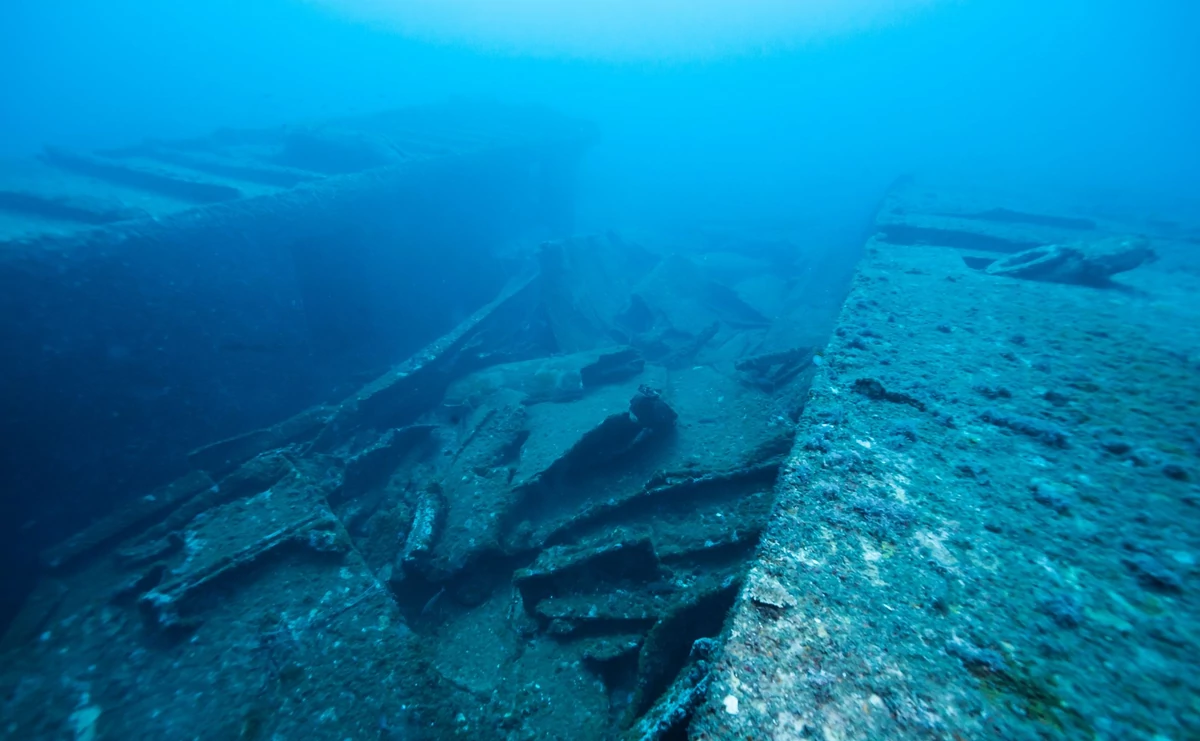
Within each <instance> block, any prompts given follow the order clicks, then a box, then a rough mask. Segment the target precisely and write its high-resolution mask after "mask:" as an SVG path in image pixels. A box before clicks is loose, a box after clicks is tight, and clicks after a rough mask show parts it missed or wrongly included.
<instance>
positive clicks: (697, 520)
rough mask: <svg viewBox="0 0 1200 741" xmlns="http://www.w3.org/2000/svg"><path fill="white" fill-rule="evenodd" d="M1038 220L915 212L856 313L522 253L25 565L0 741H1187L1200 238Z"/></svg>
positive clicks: (997, 201)
mask: <svg viewBox="0 0 1200 741" xmlns="http://www.w3.org/2000/svg"><path fill="white" fill-rule="evenodd" d="M1059 208H1060V207H1057V206H1052V205H1051V206H1048V205H1045V204H1042V205H1040V207H1039V204H1037V203H1036V202H1035V203H1033V204H1026V203H1024V202H1022V199H1019V198H1018V199H1013V198H1001V197H996V196H991V195H987V196H984V195H980V194H978V193H977V192H974V191H971V190H967V189H954V188H948V187H943V188H934V187H930V186H926V185H922V184H920V183H913V182H906V183H900V184H898V185H897V186H896V187H895V188H893V190H892V191H891V192H890V193H889V195H888V197H887V198H886V199H885V201H884V203H883V204H882V206H881V208H880V210H879V212H878V214H877V216H876V219H875V222H874V225H873V228H872V229H871V230H870V231H871V233H872V235H873V236H871V237H870V238H869V239H868V240H867V242H866V245H865V249H864V253H863V256H862V258H861V261H860V262H859V264H858V265H857V268H856V269H855V272H854V274H853V278H852V279H851V280H849V281H848V276H847V275H846V274H845V271H844V270H841V271H839V268H838V265H836V264H822V263H819V262H805V261H804V259H797V256H796V255H795V254H792V253H789V252H787V248H786V246H780V245H778V244H773V243H764V242H762V241H751V240H743V241H737V240H733V241H727V242H724V243H720V244H716V245H708V246H705V247H703V248H699V247H698V248H696V249H694V250H693V251H691V252H689V253H674V252H665V251H659V250H656V249H654V245H653V244H649V243H647V244H640V243H635V242H634V241H631V240H627V239H624V238H622V237H620V236H618V235H615V234H605V235H596V236H590V237H577V238H572V239H566V240H558V241H552V242H546V243H543V244H540V245H538V246H537V247H536V248H531V249H530V250H529V252H528V255H527V257H528V261H529V262H528V265H529V266H530V269H529V270H524V271H521V272H519V273H516V274H514V276H513V278H512V280H510V281H509V282H508V283H507V284H506V285H505V287H504V288H503V289H502V290H500V291H499V292H498V293H497V294H496V295H495V296H494V297H493V298H491V300H489V301H487V302H486V303H483V304H482V305H481V306H479V307H478V308H477V309H476V310H475V311H474V313H472V314H471V315H470V316H469V317H467V318H466V319H464V320H463V321H461V322H460V323H458V324H457V325H456V326H454V327H453V328H452V329H450V330H449V331H447V332H446V333H445V334H443V335H441V336H440V337H439V338H437V339H435V340H433V341H432V342H431V343H430V344H428V345H426V346H425V347H424V348H423V349H421V350H419V351H417V352H416V353H414V354H412V355H411V357H409V358H408V359H407V360H405V361H404V362H403V363H400V364H399V365H396V366H394V367H392V368H391V369H390V370H387V371H386V372H384V373H382V374H380V375H378V377H377V378H375V379H374V380H372V381H370V382H368V383H365V384H364V385H362V386H361V387H360V388H357V389H356V390H354V391H353V392H352V393H350V394H347V395H345V396H344V397H342V398H340V399H338V400H336V401H333V402H329V403H321V404H316V405H314V406H312V407H310V408H308V409H306V410H304V411H301V412H299V413H297V414H295V415H294V416H292V417H290V418H289V419H287V420H286V421H284V422H280V423H278V424H275V425H272V426H269V427H266V428H263V429H261V430H258V431H256V432H252V433H247V434H244V435H239V436H235V437H232V438H229V439H225V440H220V441H211V442H209V444H206V445H203V446H200V447H197V448H196V449H195V450H194V451H193V452H192V453H191V455H190V456H189V462H190V467H191V470H189V471H188V472H186V473H184V474H183V475H182V476H180V477H179V478H177V479H176V480H174V481H173V482H171V483H168V484H165V485H164V486H162V487H160V488H157V489H155V490H153V491H147V492H146V495H145V496H144V497H141V498H138V499H136V500H133V501H131V502H129V503H128V504H127V506H125V507H123V508H122V509H120V510H119V511H116V512H113V513H111V514H110V515H109V516H108V517H106V518H104V519H102V520H100V521H98V522H96V523H95V524H93V525H92V526H90V527H88V528H86V529H84V530H82V531H81V532H80V533H78V534H77V535H75V536H73V537H71V538H68V539H67V540H65V541H64V542H62V543H61V544H59V545H58V546H55V547H53V548H50V549H48V550H47V551H46V552H45V553H44V556H43V561H44V563H45V576H44V578H43V579H42V580H41V582H40V583H39V586H38V587H37V589H36V591H35V592H34V594H33V596H32V597H31V598H30V599H29V600H28V602H27V603H26V605H25V606H24V609H23V610H22V612H21V613H20V615H19V616H18V617H17V619H16V620H15V621H14V623H13V625H12V626H11V628H10V629H9V631H8V632H7V633H6V634H5V636H4V638H3V644H2V648H3V651H4V660H3V664H2V666H3V669H2V670H0V689H2V691H0V702H2V707H3V713H2V716H3V719H4V724H5V727H4V730H5V732H6V733H7V734H8V735H9V736H11V737H13V738H28V739H41V738H45V739H52V738H53V739H57V738H63V737H67V738H182V737H202V738H242V739H269V738H298V737H304V738H329V739H344V738H354V739H385V738H472V739H505V740H508V739H540V738H551V739H613V738H630V739H648V740H649V739H670V738H685V737H686V738H692V739H709V740H711V739H735V738H736V739H744V738H772V739H792V738H797V739H798V738H810V737H825V738H835V739H854V738H931V737H932V738H991V737H996V738H1014V739H1015V738H1079V739H1084V738H1087V739H1091V738H1114V739H1116V738H1144V739H1157V738H1188V737H1192V736H1195V735H1197V734H1200V708H1197V707H1196V705H1195V703H1196V697H1197V696H1200V693H1198V691H1197V690H1198V687H1197V678H1196V677H1197V675H1196V672H1195V668H1196V662H1195V656H1197V655H1200V646H1198V645H1197V642H1198V641H1200V635H1198V634H1197V619H1198V615H1200V611H1198V610H1197V607H1198V606H1197V596H1196V592H1195V574H1196V568H1197V567H1196V563H1195V559H1196V556H1197V554H1198V553H1200V527H1198V526H1197V517H1196V507H1197V506H1200V488H1198V483H1200V466H1198V462H1200V461H1198V459H1200V428H1198V427H1197V422H1196V416H1195V410H1196V409H1197V408H1200V398H1197V397H1200V384H1198V383H1197V374H1198V373H1200V316H1198V314H1200V306H1198V305H1197V302H1196V300H1195V298H1194V297H1195V296H1196V295H1200V257H1198V256H1197V254H1196V250H1195V240H1196V239H1197V236H1198V234H1197V232H1195V231H1194V230H1191V231H1189V230H1188V228H1186V227H1183V226H1177V227H1174V228H1167V227H1163V226H1161V225H1160V226H1152V225H1147V224H1144V223H1128V222H1120V221H1115V220H1110V219H1107V218H1100V217H1096V216H1092V215H1089V214H1087V213H1084V212H1080V211H1078V210H1075V209H1065V208H1064V209H1062V210H1061V211H1060V210H1059ZM1130 235H1147V237H1148V241H1142V240H1141V239H1140V238H1134V237H1132V236H1130ZM1048 245H1054V246H1057V248H1049V247H1047V246H1048ZM1069 245H1075V246H1073V247H1070V248H1064V246H1069ZM1014 257H1019V258H1020V259H1012V258H1014ZM805 259H807V258H805ZM1033 264H1036V265H1038V266H1041V267H1038V268H1036V269H1034V268H1030V267H1029V266H1030V265H1033ZM846 282H849V283H850V290H849V294H848V296H846V298H845V300H844V302H841V303H840V306H839V304H838V302H831V301H828V300H826V299H824V298H823V296H824V295H825V293H824V291H823V290H822V289H823V288H825V287H827V286H829V285H834V286H838V285H842V284H844V283H846ZM835 293H840V291H835Z"/></svg>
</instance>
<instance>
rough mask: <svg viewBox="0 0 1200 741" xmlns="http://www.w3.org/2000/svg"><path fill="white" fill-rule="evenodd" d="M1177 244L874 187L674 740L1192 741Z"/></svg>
mask: <svg viewBox="0 0 1200 741" xmlns="http://www.w3.org/2000/svg"><path fill="white" fill-rule="evenodd" d="M1051 213H1053V212H1051ZM1131 233H1133V234H1137V233H1149V234H1150V236H1152V237H1153V239H1152V240H1150V241H1151V243H1152V245H1153V250H1152V251H1153V252H1154V255H1153V256H1151V255H1149V254H1147V253H1146V248H1147V245H1146V244H1145V243H1144V242H1143V241H1142V240H1141V239H1139V238H1138V237H1136V236H1134V237H1131V236H1130V234H1131ZM1196 237H1197V234H1196V233H1195V232H1191V233H1188V232H1186V231H1185V230H1183V229H1182V228H1178V227H1176V226H1174V225H1170V224H1161V223H1156V224H1147V223H1141V224H1137V223H1135V224H1112V223H1106V222H1104V221H1103V220H1092V219H1088V218H1082V217H1075V216H1070V217H1066V218H1064V217H1062V216H1050V215H1046V213H1045V212H1044V211H1040V210H1038V209H1037V208H1036V207H1032V208H1029V209H1028V210H1024V209H1020V208H1019V207H1017V208H1013V207H1011V205H1010V204H1006V203H1005V202H1004V201H1000V202H999V203H997V202H995V201H988V200H975V199H973V198H972V197H970V196H958V195H956V194H953V193H950V194H947V193H945V192H937V191H932V190H926V189H924V188H922V187H920V186H918V185H909V186H906V187H902V188H899V189H897V190H896V191H895V192H894V193H893V194H892V196H891V197H890V198H889V199H888V202H887V203H886V204H885V206H884V209H883V210H882V211H881V213H880V215H879V218H878V229H877V233H876V235H875V237H874V238H873V239H871V240H870V242H869V243H868V246H867V255H866V257H865V258H864V260H863V262H862V264H861V265H860V268H859V270H858V273H857V276H856V277H855V280H854V287H853V290H852V292H851V294H850V296H849V298H848V299H847V301H846V303H845V305H844V307H843V310H842V314H841V317H840V319H839V321H838V326H837V329H836V331H835V336H834V338H833V339H832V341H831V342H830V345H829V347H828V348H827V352H826V354H825V355H824V358H825V361H826V362H825V364H824V366H823V367H822V368H821V369H820V371H819V372H818V374H817V377H816V378H815V379H814V382H813V385H812V391H811V395H810V397H809V399H808V401H807V404H806V406H805V411H804V414H803V416H802V419H801V422H800V426H799V430H798V435H797V443H796V446H795V448H794V449H793V451H792V453H791V455H790V456H789V458H788V460H787V463H786V464H785V466H784V469H783V473H782V475H781V478H780V483H779V486H778V488H777V499H776V502H775V510H774V514H773V516H772V520H771V523H770V525H769V526H768V529H767V532H766V533H765V534H764V536H763V540H762V544H761V546H760V550H759V552H758V555H757V557H756V561H755V564H754V566H753V568H752V569H751V571H750V573H749V575H748V576H747V579H746V584H745V586H744V588H743V589H742V591H741V594H740V596H739V598H738V601H737V604H736V606H735V608H734V612H733V616H732V618H731V620H730V622H729V624H728V626H727V628H726V636H727V639H726V641H725V644H724V648H723V650H722V652H721V655H720V658H719V659H718V660H716V663H715V670H714V671H713V673H712V674H711V675H710V680H709V682H710V683H709V686H708V695H707V700H706V703H705V705H704V707H703V709H701V710H700V711H699V712H698V714H697V716H696V719H695V720H694V721H693V723H692V725H691V729H690V737H691V738H692V739H696V740H697V741H700V740H703V741H716V740H717V739H746V738H755V739H801V738H825V739H905V738H913V739H915V738H946V739H951V738H954V739H965V738H1004V739H1042V738H1067V739H1095V738H1104V739H1146V740H1147V741H1148V740H1150V739H1168V738H1170V739H1182V738H1195V737H1198V736H1200V707H1198V706H1197V705H1196V698H1197V697H1198V696H1200V679H1198V678H1200V672H1198V671H1197V669H1198V662H1197V657H1200V595H1198V593H1197V583H1196V575H1197V558H1200V512H1198V511H1197V507H1200V488H1198V485H1197V483H1198V481H1200V423H1198V421H1197V419H1198V417H1197V410H1198V409H1200V301H1197V299H1196V297H1197V296H1200V248H1198V247H1197V244H1198V242H1200V240H1197V238H1196ZM1114 240H1115V243H1114ZM1050 245H1053V246H1050ZM1050 255H1054V256H1055V257H1054V259H1053V260H1047V259H1046V258H1047V257H1048V256H1050ZM1152 257H1153V258H1155V261H1153V262H1147V261H1148V259H1150V258H1152ZM1048 263H1049V264H1048ZM997 264H999V265H1000V267H1001V268H1003V269H1001V270H997V269H995V268H993V266H994V265H997ZM1022 265H1025V266H1031V265H1037V266H1041V267H1038V268H1037V269H1033V270H1029V271H1027V272H1025V273H1024V274H1019V273H1020V271H1019V270H1018V268H1019V267H1020V266H1022ZM1043 268H1044V269H1043ZM1114 268H1116V269H1114ZM1133 268H1136V269H1133ZM1124 270H1129V271H1130V272H1122V271H1124Z"/></svg>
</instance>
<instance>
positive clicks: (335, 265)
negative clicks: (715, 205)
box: [0, 103, 592, 622]
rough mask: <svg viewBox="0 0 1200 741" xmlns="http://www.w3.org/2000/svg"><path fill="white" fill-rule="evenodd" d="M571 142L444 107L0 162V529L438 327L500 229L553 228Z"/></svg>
mask: <svg viewBox="0 0 1200 741" xmlns="http://www.w3.org/2000/svg"><path fill="white" fill-rule="evenodd" d="M591 138H592V134H591V132H590V130H589V129H588V127H587V126H585V125H582V124H581V123H579V122H575V121H572V120H569V119H565V118H563V117H561V116H557V115H554V114H552V113H550V112H548V111H542V110H538V109H525V108H510V107H501V106H491V105H476V104H468V103H461V104H459V103H456V104H449V105H442V106H430V107H424V108H411V109H402V110H397V111H392V112H387V113H381V114H377V115H370V116H360V117H354V118H346V119H337V120H329V121H321V122H315V123H312V124H300V125H289V126H281V127H278V128H272V129H262V130H222V131H217V132H214V133H212V134H210V135H208V136H204V137H200V138H196V139H191V140H181V141H146V142H144V143H142V144H140V145H136V146H130V147H124V148H121V149H114V150H107V151H101V152H67V151H63V150H58V149H47V150H46V151H45V152H43V153H42V154H41V155H40V156H38V157H31V158H29V159H27V160H20V161H3V162H0V355H2V357H3V363H2V364H0V388H2V389H3V394H4V425H5V429H4V431H5V439H6V440H8V441H9V444H8V445H6V446H4V449H3V451H0V471H2V474H0V476H2V477H3V478H0V485H2V487H3V489H4V490H5V492H6V496H5V498H4V499H3V500H2V501H0V506H2V509H0V514H2V515H3V517H2V518H0V520H2V521H3V523H4V528H6V529H5V530H3V531H2V533H0V534H3V536H4V540H5V541H6V542H15V541H17V540H18V539H19V540H20V541H23V542H42V543H43V544H45V543H48V542H50V541H51V539H60V538H62V537H63V536H64V535H66V534H67V532H69V530H68V531H65V532H64V531H62V530H61V528H64V527H65V528H68V529H72V528H79V527H82V526H83V525H84V524H86V522H87V521H88V519H89V518H91V517H94V516H97V515H98V514H99V513H100V512H102V511H103V509H104V508H105V507H107V506H109V505H111V503H112V502H113V501H117V500H122V499H128V498H130V497H132V496H136V495H138V492H140V491H144V490H145V489H148V488H151V487H153V486H156V485H158V484H160V483H161V482H162V481H163V480H166V479H169V478H171V477H174V476H178V475H179V474H181V473H182V472H183V471H185V470H187V469H186V465H185V459H184V457H185V454H186V452H187V451H188V450H189V449H191V448H194V447H196V446H198V445H201V444H204V443H208V442H211V441H212V440H214V439H217V438H222V437H228V436H230V435H233V434H236V433H240V432H243V431H245V430H247V429H253V428H256V427H263V426H267V425H270V424H273V423H275V422H276V421H278V420H279V419H281V418H284V417H287V416H289V415H291V414H294V413H296V412H297V411H299V410H301V409H303V408H305V407H308V406H310V405H312V404H314V403H317V402H319V401H324V400H329V399H333V398H336V397H338V396H344V395H345V394H346V393H348V391H349V390H350V389H352V388H353V387H354V386H355V385H357V384H359V383H361V382H362V381H363V380H364V379H365V378H370V377H371V376H373V375H376V374H378V373H379V372H381V371H382V370H383V369H385V368H387V367H388V366H390V365H392V364H394V363H395V362H398V361H399V360H401V359H403V358H404V357H406V356H408V355H409V354H411V353H412V352H413V351H414V350H416V349H418V348H419V347H421V346H423V345H424V344H426V343H428V342H430V341H431V340H433V339H434V338H436V337H438V336H439V335H441V334H443V333H444V332H446V331H447V330H448V329H450V328H451V327H452V326H453V324H454V322H455V321H457V318H458V317H461V315H462V313H463V309H464V308H465V309H466V310H467V311H469V310H470V309H471V308H474V307H475V306H478V305H479V304H482V303H484V302H486V301H487V300H489V299H490V298H491V297H492V296H493V295H495V292H496V291H497V290H499V288H500V287H501V286H502V285H503V284H504V281H505V280H506V279H507V277H508V275H507V271H508V269H509V268H510V267H511V266H509V265H507V264H506V263H505V260H504V258H503V257H502V252H503V250H504V249H506V248H507V247H508V241H509V240H514V239H518V238H521V239H538V238H545V237H547V236H561V235H562V234H563V233H564V231H565V227H566V225H567V224H568V223H569V221H570V216H571V208H572V198H573V187H572V181H573V172H574V168H575V165H576V164H577V162H578V160H579V158H580V157H581V155H582V153H583V151H584V150H585V148H586V146H587V145H588V143H589V142H590V140H591ZM463 214H470V218H463V217H462V215H463ZM464 264H471V265H474V266H476V267H477V269H476V270H462V269H461V267H462V265H464ZM397 316H401V317H405V321H402V322H398V321H396V320H395V317H397ZM452 316H453V317H455V318H454V319H450V317H452ZM22 525H28V526H29V527H28V528H27V529H26V530H23V531H20V532H18V531H17V528H19V527H21V526H22ZM56 528H59V529H56ZM12 568H14V569H15V568H17V567H15V566H13V567H12ZM5 617H7V616H5V615H3V614H0V622H2V621H3V619H4V618H5Z"/></svg>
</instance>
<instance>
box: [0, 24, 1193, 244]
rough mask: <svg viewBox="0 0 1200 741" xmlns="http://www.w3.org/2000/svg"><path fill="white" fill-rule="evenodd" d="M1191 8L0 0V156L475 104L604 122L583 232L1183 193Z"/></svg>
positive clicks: (1188, 144) (1188, 153) (1188, 163)
mask: <svg viewBox="0 0 1200 741" xmlns="http://www.w3.org/2000/svg"><path fill="white" fill-rule="evenodd" d="M560 7H561V8H564V9H563V10H559V9H557V8H560ZM1197 7H1198V4H1197V3H1194V2H1187V1H1185V0H1179V1H1171V0H1161V1H1155V0H1150V1H1149V2H1145V3H1136V4H1135V3H1130V2H1106V1H1105V0H1045V1H1043V2H1022V1H1020V0H1015V1H1014V0H995V1H993V0H976V1H974V2H948V1H943V2H938V1H937V0H925V1H917V0H908V1H907V2H905V1H903V0H894V1H892V2H888V1H887V0H848V1H845V0H844V1H843V2H840V3H834V2H829V1H828V0H818V1H817V2H813V1H812V0H809V2H804V0H791V1H790V2H780V1H779V0H740V1H739V2H734V1H733V0H728V1H727V2H713V0H692V1H691V2H684V1H683V0H657V1H656V0H638V1H637V2H635V1H634V0H608V1H607V2H597V1H596V0H577V2H574V3H561V2H553V0H509V1H507V2H506V0H442V1H441V2H433V0H409V1H408V2H403V1H402V0H391V1H389V0H340V1H338V0H309V1H308V2H304V1H303V0H203V1H200V0H173V1H172V2H161V1H159V0H8V1H7V2H5V3H3V4H2V7H0V130H2V133H3V136H2V137H0V155H20V154H26V153H30V152H33V151H36V150H37V149H38V148H39V147H40V146H41V145H42V144H43V143H53V144H57V145H64V146H72V147H92V146H100V145H107V144H119V143H125V142H129V141H132V140H137V139H139V138H141V137H143V136H147V135H152V136H176V135H188V134H193V133H199V132H204V131H206V130H209V129H211V128H213V127H217V126H225V125H230V126H258V125H271V124H277V123H283V122H293V121H296V120H300V119H306V118H313V117H323V116H327V115H331V114H341V113H347V112H363V111H369V110H374V109H378V108H382V107H387V106H393V105H397V104H402V103H407V102H419V101H423V100H430V99H441V98H444V97H446V96H448V95H486V96H491V97H495V98H499V99H503V100H529V101H537V102H543V103H547V104H550V105H552V106H555V107H557V108H560V109H563V110H565V111H567V112H570V113H575V114H578V115H580V116H585V117H588V118H590V119H592V120H594V121H596V122H597V123H598V124H599V125H600V127H601V130H602V131H603V134H604V141H603V144H602V145H601V146H600V147H599V148H597V149H596V150H595V152H594V155H593V157H592V158H591V160H590V163H589V169H588V177H589V179H588V184H589V188H588V191H587V193H588V195H589V198H588V200H587V202H586V203H585V207H586V208H585V215H587V216H588V219H587V220H586V221H585V224H586V225H589V226H590V225H593V224H600V223H613V224H615V225H617V226H621V225H622V224H624V223H630V222H636V220H637V219H639V218H644V217H646V216H647V215H654V216H666V217H669V218H676V217H678V218H682V219H685V220H686V219H687V218H689V217H690V216H693V215H697V214H701V213H704V214H711V213H716V214H718V215H720V216H721V217H725V216H726V215H728V216H730V217H736V216H738V215H749V216H756V217H757V216H762V217H764V218H768V219H772V220H787V221H789V222H791V223H797V224H800V225H808V226H811V227H812V229H813V230H814V234H816V233H819V232H820V231H821V229H835V228H836V225H838V224H842V223H845V222H846V221H847V220H848V219H851V218H852V219H853V220H854V221H855V222H856V224H855V225H856V226H858V225H860V224H861V220H862V218H863V216H862V215H863V214H864V213H866V212H868V211H869V210H870V208H871V207H872V205H873V204H874V200H875V198H876V197H877V196H878V194H879V192H880V190H881V189H882V187H883V186H884V185H885V184H886V183H887V182H888V181H890V180H891V178H892V177H894V176H896V175H897V174H900V173H903V172H906V171H913V172H918V173H931V174H946V173H950V174H966V175H974V176H977V178H978V179H980V180H996V181H1001V180H1002V181H1005V182H1011V183H1017V184H1023V183H1030V184H1037V185H1039V186H1041V187H1047V188H1051V189H1055V190H1059V191H1062V192H1070V193H1071V194H1072V195H1074V196H1078V197H1081V198H1084V199H1090V200H1092V201H1093V202H1106V203H1108V204H1109V205H1112V204H1133V205H1135V206H1137V207H1139V208H1145V207H1147V206H1149V207H1151V208H1154V209H1160V208H1163V207H1162V206H1158V205H1155V204H1160V203H1169V202H1174V201H1179V200H1180V199H1182V198H1184V197H1187V196H1190V195H1192V194H1195V193H1196V192H1197V190H1198V189H1197V184H1198V183H1200V174H1198V173H1200V146H1197V136H1196V130H1197V129H1198V128H1200V113H1198V111H1200V103H1198V101H1200V81H1198V80H1197V71H1198V70H1200V50H1198V48H1197V47H1198V46H1200V45H1198V44H1197V43H1196V40H1197V33H1198V31H1200V11H1197V9H1196V8H1197Z"/></svg>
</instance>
